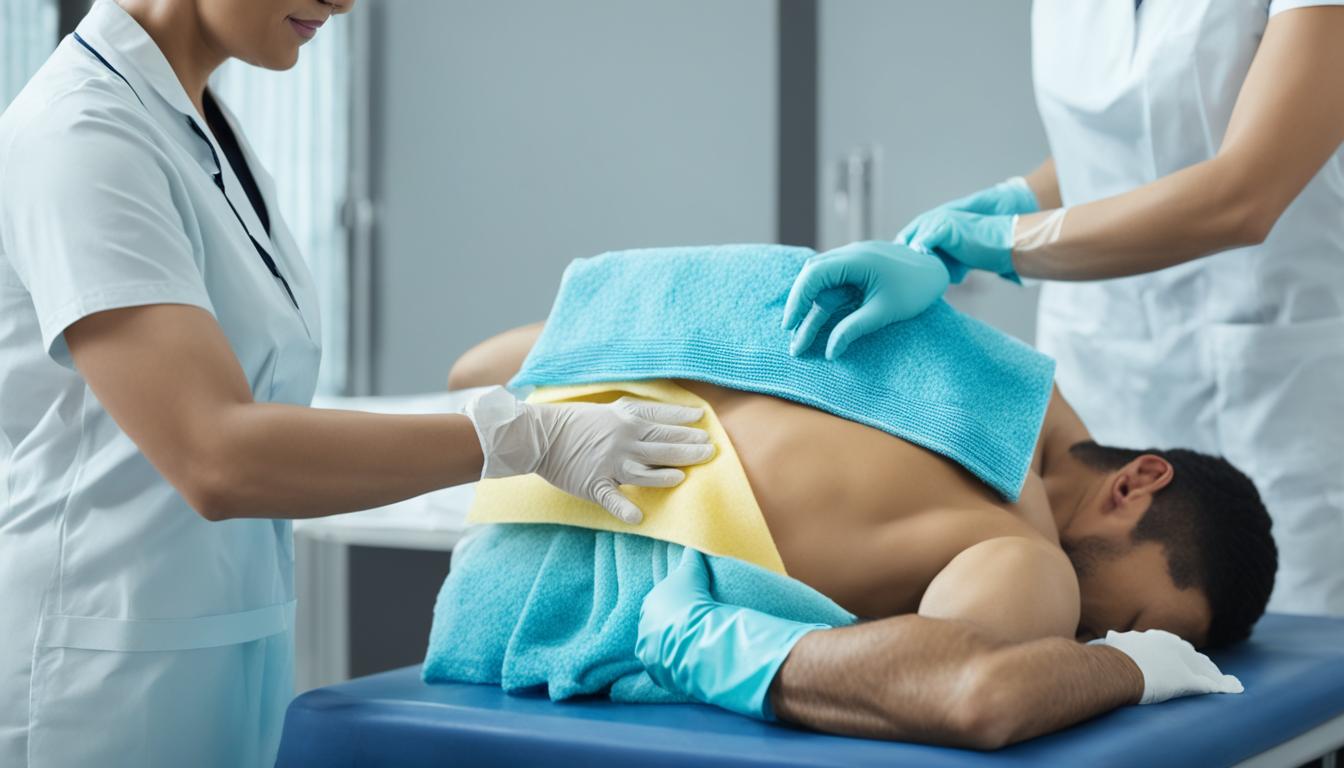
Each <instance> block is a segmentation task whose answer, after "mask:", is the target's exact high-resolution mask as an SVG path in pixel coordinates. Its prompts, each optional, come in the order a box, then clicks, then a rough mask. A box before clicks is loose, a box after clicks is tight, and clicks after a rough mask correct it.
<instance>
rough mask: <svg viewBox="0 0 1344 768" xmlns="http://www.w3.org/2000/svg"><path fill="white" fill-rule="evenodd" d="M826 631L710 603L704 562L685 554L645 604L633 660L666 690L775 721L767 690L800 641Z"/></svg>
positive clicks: (700, 557)
mask: <svg viewBox="0 0 1344 768" xmlns="http://www.w3.org/2000/svg"><path fill="white" fill-rule="evenodd" d="M829 628H830V627H828V626H827V625H825V624H803V623H799V622H796V621H788V620H785V619H781V618H779V617H777V616H771V615H769V614H766V613H762V612H760V611H756V610H752V609H750V608H741V607H738V606H732V605H724V604H722V603H719V602H716V601H715V600H714V599H713V598H712V597H711V595H710V592H709V573H708V569H707V566H706V563H705V559H704V556H703V555H701V554H700V553H698V552H695V551H694V550H689V549H688V550H687V551H686V554H685V556H683V558H682V563H681V565H680V566H679V567H678V568H677V569H676V570H675V571H673V572H672V573H671V574H669V575H668V577H667V578H666V579H664V580H663V581H662V582H661V583H659V584H658V585H657V586H656V587H654V588H653V589H652V590H651V591H650V592H649V594H648V596H647V597H645V598H644V604H643V606H642V608H641V610H640V619H639V638H638V640H637V641H636V643H635V654H636V655H637V656H638V657H639V660H640V661H641V662H643V664H644V668H645V670H646V671H648V673H649V676H650V677H652V678H653V680H654V682H656V683H658V684H659V685H661V686H662V687H664V688H666V689H667V690H669V691H674V692H678V693H682V694H684V695H686V696H690V697H691V698H693V699H696V700H697V701H703V702H705V703H707V704H714V705H716V706H719V707H723V708H724V709H727V710H730V711H732V712H736V713H738V714H740V715H746V716H748V717H755V718H758V719H761V720H773V719H774V712H773V711H772V710H771V708H770V684H771V683H772V682H774V679H775V675H776V674H778V672H779V668H780V666H781V665H782V664H783V663H784V660H785V659H787V658H788V656H789V652H790V651H792V650H793V646H794V645H796V644H797V643H798V641H799V640H801V639H802V637H803V635H806V634H807V633H809V632H812V631H815V630H818V629H829Z"/></svg>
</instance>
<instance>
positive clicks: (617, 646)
mask: <svg viewBox="0 0 1344 768" xmlns="http://www.w3.org/2000/svg"><path fill="white" fill-rule="evenodd" d="M681 553H682V548H681V546H680V545H677V544H668V543H666V542H663V541H657V540H655V539H649V538H645V537H643V536H636V535H634V534H628V533H609V532H606V531H594V530H589V529H585V528H571V527H568V526H560V525H522V524H511V525H492V526H485V527H483V528H481V529H479V530H478V531H477V532H476V533H475V534H474V535H473V536H472V537H471V539H470V541H469V543H468V544H467V545H466V546H464V547H462V548H461V549H460V550H458V551H455V552H454V553H453V567H452V571H451V572H450V573H449V574H448V578H447V580H445V581H444V584H443V588H442V590H440V592H439V598H438V602H437V603H436V604H435V606H434V625H433V629H432V630H431V631H430V636H429V650H428V652H427V653H426V655H425V664H424V668H423V670H422V676H423V677H424V680H425V682H429V683H433V682H446V681H457V682H469V683H490V684H495V685H500V686H502V687H503V688H504V690H506V691H517V690H522V689H529V688H541V687H544V688H545V689H546V690H547V693H548V694H549V695H550V697H551V698H552V699H554V700H557V701H559V700H561V699H568V698H572V697H575V696H584V695H607V696H610V697H611V699H613V700H615V701H623V702H636V703H671V702H679V701H685V699H684V698H682V697H680V696H679V695H677V694H673V693H670V692H668V691H666V690H664V689H663V688H660V687H659V686H658V684H657V683H655V682H653V679H652V678H650V677H649V676H648V674H647V673H646V672H645V671H644V667H643V665H641V664H640V662H639V659H638V658H636V657H635V634H636V630H637V628H638V626H639V607H640V604H641V603H643V601H644V596H645V595H646V594H648V592H649V590H650V589H652V588H653V586H654V585H655V584H657V583H658V582H659V581H661V580H662V579H663V578H664V577H665V576H666V575H667V572H668V570H669V569H670V568H675V567H676V565H677V563H678V562H680V560H681ZM708 560H709V565H710V572H711V574H712V578H713V583H712V591H713V592H714V595H715V596H716V597H717V598H718V599H719V600H721V601H723V602H727V603H732V604H734V605H743V606H747V607H751V608H756V609H758V610H762V611H765V612H767V613H771V614H774V615H775V616H781V617H783V618H786V619H792V620H794V621H803V622H811V623H821V624H829V625H831V626H843V625H845V624H850V623H852V622H853V621H854V616H853V615H852V614H850V613H849V612H847V611H845V610H844V609H843V608H841V607H840V606H838V605H836V604H835V603H833V602H832V601H831V600H829V599H828V598H826V597H825V596H823V595H822V594H821V593H819V592H816V591H815V590H813V589H812V588H810V587H808V586H806V585H805V584H803V583H802V582H800V581H797V580H794V579H790V578H788V577H785V576H780V575H778V574H775V573H772V572H770V571H767V570H765V569H763V568H758V567H756V566H754V565H749V564H747V563H745V562H742V561H741V560H733V559H730V558H720V557H709V558H708Z"/></svg>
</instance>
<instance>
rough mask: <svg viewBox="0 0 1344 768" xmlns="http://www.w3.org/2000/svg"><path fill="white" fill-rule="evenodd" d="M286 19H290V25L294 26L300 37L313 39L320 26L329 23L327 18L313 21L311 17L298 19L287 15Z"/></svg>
mask: <svg viewBox="0 0 1344 768" xmlns="http://www.w3.org/2000/svg"><path fill="white" fill-rule="evenodd" d="M285 21H288V22H289V26H291V27H293V28H294V31H295V32H297V33H298V35H299V37H302V38H303V39H305V40H312V39H313V36H314V35H316V34H317V30H318V28H319V27H321V26H322V25H323V24H326V23H327V20H326V19H322V20H321V21H311V20H309V19H296V18H294V17H293V16H287V17H285Z"/></svg>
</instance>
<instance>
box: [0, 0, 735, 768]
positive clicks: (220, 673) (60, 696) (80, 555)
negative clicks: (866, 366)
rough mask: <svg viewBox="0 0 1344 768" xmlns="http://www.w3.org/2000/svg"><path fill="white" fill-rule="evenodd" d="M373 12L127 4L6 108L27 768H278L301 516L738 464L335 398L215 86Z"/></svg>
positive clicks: (19, 652) (12, 759)
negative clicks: (325, 394)
mask: <svg viewBox="0 0 1344 768" xmlns="http://www.w3.org/2000/svg"><path fill="white" fill-rule="evenodd" d="M353 2H354V0H339V2H337V1H335V0H333V1H332V2H323V1H322V0H118V2H114V1H113V0H99V2H98V3H97V4H96V5H95V6H94V8H93V9H92V11H91V12H90V14H89V15H88V17H87V18H85V19H84V21H83V22H82V23H81V24H80V25H79V27H78V31H77V33H76V34H75V35H72V36H70V37H68V38H66V39H65V40H64V41H62V42H61V44H60V46H59V48H58V49H57V51H56V52H55V54H54V55H53V56H52V57H51V59H50V60H49V61H48V62H47V64H46V65H45V66H44V67H43V68H42V69H41V71H40V72H39V73H38V74H37V75H36V76H35V77H34V79H33V80H32V82H31V83H30V84H29V85H28V87H27V88H26V89H25V90H24V91H23V92H22V94H21V95H20V96H19V97H18V98H17V100H16V101H15V102H14V103H13V104H12V105H11V107H10V108H9V109H8V110H6V111H5V113H4V115H3V117H0V765H3V766H5V767H6V768H18V767H19V766H34V767H35V768H37V767H45V766H75V765H81V766H82V765H116V766H121V765H124V766H137V767H138V768H144V767H146V766H211V765H218V766H229V767H231V768H232V767H234V766H261V765H270V764H271V763H273V762H274V759H275V752H276V748H277V746H278V739H279V731H280V727H281V725H282V719H283V715H284V709H285V706H286V704H287V703H288V701H289V698H290V696H291V693H292V674H291V673H292V666H293V663H292V662H293V647H292V640H293V638H292V631H293V621H294V589H293V561H292V558H293V547H292V542H291V532H290V522H289V519H291V518H300V517H312V516H318V515H327V514H332V513H338V512H348V511H352V510H358V509H367V508H370V507H375V506H379V505H382V504H386V503H390V502H393V501H396V500H398V499H403V498H407V497H410V496H414V495H417V494H420V493H424V492H426V491H430V490H433V489H435V488H440V487H444V486H448V485H454V484H458V483H463V482H468V481H471V480H475V479H477V478H478V477H481V476H482V474H484V475H485V476H489V477H498V476H505V475H510V474H518V473H525V472H537V473H538V474H540V475H541V476H542V477H545V478H546V479H547V480H549V481H551V482H552V483H554V484H555V485H557V486H559V487H561V488H563V489H564V490H566V491H569V492H571V493H573V494H575V495H578V496H581V497H584V498H587V499H590V500H592V501H595V502H597V503H600V504H602V505H603V506H604V507H606V508H607V509H608V510H609V511H610V512H612V514H615V515H617V516H618V517H620V518H622V519H624V520H626V521H627V522H632V523H633V522H637V521H638V519H639V510H638V509H636V508H635V507H634V506H633V505H631V504H630V502H629V501H628V500H627V499H625V498H624V496H622V495H621V493H620V491H619V490H618V485H619V484H621V483H633V484H639V485H664V486H665V485H674V484H676V483H677V482H679V481H680V479H681V478H682V476H683V475H682V473H681V471H679V470H677V469H673V468H671V467H675V466H683V465H687V464H691V463H695V462H698V461H703V460H705V459H706V458H708V456H709V454H710V453H711V452H712V450H713V449H712V447H711V446H709V445H708V444H707V440H708V437H707V435H706V434H705V433H704V432H702V431H700V430H698V429H693V428H690V427H687V426H678V425H679V424H687V423H690V422H693V421H695V420H696V419H698V418H699V417H700V413H699V412H698V411H696V410H694V409H683V408H674V407H669V406H661V405H655V404H651V403H641V402H638V401H630V400H625V401H619V402H617V403H614V404H608V405H591V404H585V405H567V406H533V405H527V404H522V403H518V402H517V401H515V400H514V399H513V398H512V397H511V396H510V395H509V394H508V393H506V392H504V391H503V390H494V391H491V392H489V393H488V394H486V395H484V396H482V397H481V398H480V399H478V400H476V401H475V402H473V403H472V405H471V406H470V407H469V408H468V415H466V416H463V415H455V414H433V415H424V416H383V415H373V414H363V413H351V412H341V411H322V410H316V409H312V408H309V407H307V406H308V404H309V402H310V399H311V397H312V394H313V388H314V385H315V382H316V378H317V368H318V358H319V354H320V350H319V348H318V343H317V339H318V338H320V334H319V327H318V314H317V309H318V308H317V300H316V294H315V292H314V289H313V285H312V281H311V279H310V277H309V274H308V271H307V269H306V268H305V266H304V262H303V260H302V259H301V258H300V255H299V254H298V252H297V251H296V248H295V244H294V240H293V238H292V237H291V236H290V234H289V232H288V230H287V229H286V228H285V225H284V222H283V221H282V220H281V219H280V216H279V213H278V211H277V209H276V206H275V194H274V188H273V184H272V183H271V180H270V179H269V178H268V177H267V176H266V174H265V173H264V172H263V171H262V169H261V167H260V166H259V165H258V164H257V161H256V158H255V157H254V156H253V155H252V153H251V151H250V150H249V149H248V147H247V144H246V142H245V141H244V140H243V138H242V136H241V135H239V134H238V131H237V123H236V122H235V121H234V120H233V119H232V118H231V117H230V116H229V114H228V112H227V111H226V110H225V108H224V107H223V106H222V105H220V104H219V103H218V102H216V101H215V100H214V99H213V98H212V97H211V95H210V94H209V91H208V89H207V87H206V85H207V78H208V77H209V75H210V73H211V72H212V71H213V70H214V69H215V68H216V67H218V66H219V65H220V64H222V63H223V62H224V61H225V60H226V59H228V58H230V57H236V58H240V59H243V60H245V61H248V62H250V63H254V64H258V65H261V66H266V67H270V68H275V69H282V68H286V67H289V66H291V65H292V64H293V63H294V62H295V60H296V58H297V56H298V51H299V47H300V45H302V43H303V42H305V41H306V40H307V39H309V38H311V37H312V36H313V35H314V34H315V33H316V32H317V29H318V27H320V26H321V25H322V23H323V22H324V21H326V20H327V19H328V18H329V17H330V16H331V15H333V14H336V13H342V12H345V11H348V10H349V9H350V7H351V5H353Z"/></svg>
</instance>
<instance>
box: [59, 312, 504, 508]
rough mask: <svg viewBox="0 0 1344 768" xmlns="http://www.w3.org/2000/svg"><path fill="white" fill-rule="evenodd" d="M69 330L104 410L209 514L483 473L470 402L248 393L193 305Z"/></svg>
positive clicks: (402, 491) (389, 494)
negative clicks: (323, 399)
mask: <svg viewBox="0 0 1344 768" xmlns="http://www.w3.org/2000/svg"><path fill="white" fill-rule="evenodd" d="M65 339H66V342H67V344H68V345H69V347H70V354H71V356H72V357H73V358H74V362H75V366H76V367H77V368H78V369H79V372H80V373H81V374H82V375H83V376H84V378H85V380H86V381H87V382H88V384H89V387H90V388H91V389H92V390H93V393H94V394H95V395H96V396H97V397H98V400H99V401H100V402H101V403H102V404H103V406H104V407H105V408H107V411H108V413H109V414H111V415H112V418H114V419H115V420H116V422H117V424H118V425H119V426H120V427H121V428H122V430H124V431H125V432H126V434H127V435H128V436H129V437H130V438H131V440H133V441H134V442H135V444H136V447H138V448H139V449H140V450H141V451H142V452H143V453H144V455H145V457H146V458H148V459H149V461H150V462H151V463H152V464H153V465H154V467H155V468H156V469H158V471H159V472H160V473H161V474H162V475H163V476H164V478H166V479H167V480H168V482H169V483H171V484H172V485H173V487H174V488H176V489H177V491H178V492H179V493H180V494H182V497H183V498H184V499H186V501H187V503H188V504H190V505H191V507H192V508H193V509H195V510H196V512H197V513H198V514H200V515H201V516H202V517H204V518H206V519H208V520H224V519H228V518H232V517H285V518H296V517H315V516H319V515H329V514H335V513H338V512H349V511H352V510H356V509H367V508H369V507H376V506H379V505H382V504H387V503H390V502H393V501H399V500H401V499H406V498H410V497H412V496H416V495H419V494H421V493H424V492H426V491H430V490H434V489H436V488H443V487H445V486H449V485H456V484H459V483H464V482H468V481H471V480H475V479H476V478H478V477H479V476H480V473H481V464H482V457H481V449H480V441H479V439H478V438H477V436H476V430H475V428H474V427H473V426H472V424H471V422H470V421H468V420H467V418H466V417H465V416H459V415H440V414H427V415H423V416H390V415H383V414H372V413H356V412H348V411H324V410H318V409H313V408H306V407H301V406H295V405H280V404H274V403H265V402H256V401H255V400H254V398H253V396H252V392H251V389H250V386H249V384H248V380H247V378H246V376H245V375H244V373H243V370H242V368H241V367H240V366H239V363H238V359H237V357H236V356H235V355H234V352H233V349H232V348H231V346H230V344H229V340H228V338H227V337H225V335H224V333H223V331H222V330H221V329H220V327H219V324H218V323H217V322H216V321H215V319H214V318H213V317H211V316H210V314H209V313H207V312H206V311H204V310H202V309H199V308H196V307H188V306H181V305H175V304H160V305H150V306H143V307H127V308H124V309H116V310H110V311H107V312H100V313H97V314H94V315H90V316H89V317H86V318H84V319H82V320H79V321H78V322H76V323H74V324H73V325H71V326H70V327H69V328H68V329H66V331H65ZM280 364H283V360H282V361H281V363H280Z"/></svg>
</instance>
